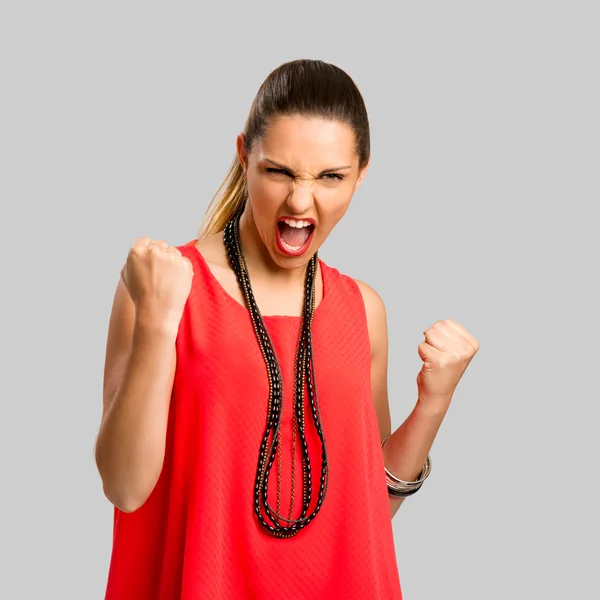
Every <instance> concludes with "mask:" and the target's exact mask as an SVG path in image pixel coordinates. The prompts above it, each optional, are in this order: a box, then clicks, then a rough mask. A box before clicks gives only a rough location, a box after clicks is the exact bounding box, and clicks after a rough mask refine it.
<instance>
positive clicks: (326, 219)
mask: <svg viewBox="0 0 600 600" xmlns="http://www.w3.org/2000/svg"><path fill="white" fill-rule="evenodd" d="M368 165H369V124H368V119H367V112H366V109H365V105H364V102H363V99H362V96H361V94H360V92H359V90H358V89H357V88H356V86H355V84H354V82H353V81H352V79H351V78H350V77H349V76H348V75H347V74H346V73H345V72H344V71H342V70H341V69H339V68H338V67H335V66H333V65H331V64H327V63H324V62H322V61H318V60H297V61H292V62H289V63H286V64H283V65H281V66H280V67H278V68H277V69H275V70H274V71H273V72H272V73H271V74H270V75H269V76H268V77H267V79H266V80H265V82H264V83H263V85H262V86H261V88H260V89H259V91H258V94H257V96H256V99H255V100H254V103H253V105H252V108H251V111H250V116H249V118H248V121H247V123H246V126H245V128H244V132H243V133H241V134H240V135H239V136H238V138H237V153H236V157H235V160H234V163H233V165H232V167H231V170H230V172H229V175H228V177H227V178H226V180H225V182H224V184H223V185H225V184H226V186H225V189H224V190H223V186H221V188H220V190H219V191H222V190H223V193H222V194H220V195H219V193H217V195H216V196H215V198H214V199H213V202H212V203H211V205H210V207H209V210H208V211H207V214H206V216H205V220H204V222H203V227H202V230H201V231H200V232H199V236H198V239H194V240H192V241H190V242H188V243H186V244H183V245H180V246H177V247H170V246H168V245H167V243H166V242H164V241H155V240H151V239H150V238H145V237H144V238H140V239H138V240H136V241H135V243H134V244H133V246H132V248H131V250H130V252H129V255H128V257H127V261H126V264H125V265H124V267H123V269H122V271H121V280H120V281H119V284H118V287H117V290H116V293H115V301H114V306H113V312H112V315H111V319H110V324H109V334H108V342H107V354H106V368H105V385H104V388H105V389H104V414H103V419H102V425H101V428H100V432H99V435H98V440H97V446H96V460H97V464H98V469H99V472H100V474H101V476H102V481H103V486H104V492H105V494H106V496H107V498H108V499H109V500H110V501H111V502H112V503H113V504H114V539H113V550H112V558H111V564H110V570H109V575H108V584H107V590H106V598H107V599H110V600H117V599H125V598H127V599H132V598H135V599H139V600H146V599H150V598H153V599H154V598H157V599H161V600H162V599H165V600H166V599H175V598H181V599H184V600H196V599H198V600H199V599H200V598H202V599H203V600H212V599H217V598H219V599H221V598H226V599H238V598H240V599H241V598H257V599H260V600H268V599H275V598H277V599H281V598H286V599H287V598H293V599H305V598H306V599H317V598H344V599H353V598H356V599H358V598H360V599H361V600H364V599H366V598H369V599H374V598H382V599H399V598H401V597H402V593H401V588H400V581H399V575H398V570H397V565H396V557H395V549H394V540H393V531H392V525H391V517H393V515H394V514H395V512H396V511H397V510H398V507H399V506H400V504H401V503H402V501H403V499H404V498H405V497H406V496H407V495H410V494H413V493H415V492H416V491H418V489H419V488H420V487H421V485H423V481H424V479H425V478H426V477H427V476H428V474H429V470H430V464H431V463H430V460H429V455H428V453H429V450H430V448H431V445H432V443H433V440H434V438H435V435H436V432H437V429H438V427H439V425H440V423H441V421H442V419H443V416H444V414H445V412H446V410H447V408H448V405H449V402H450V399H451V397H452V394H453V391H454V388H455V387H456V385H457V383H458V381H459V379H460V377H461V376H462V374H463V372H464V370H465V369H466V367H467V365H468V363H469V361H470V359H471V358H472V356H473V355H474V353H475V352H476V350H477V341H476V340H475V339H474V338H473V337H472V336H471V335H470V334H469V333H468V332H467V331H466V330H465V329H464V328H463V327H461V326H460V325H458V324H457V323H455V322H454V321H450V320H449V321H441V322H438V323H436V324H435V325H433V326H432V327H431V328H429V329H428V330H426V331H425V332H424V333H425V338H426V339H425V341H424V342H423V343H422V344H420V346H419V353H420V355H421V357H422V359H423V361H424V366H423V369H422V370H421V372H420V374H419V376H418V378H417V383H418V387H419V397H418V398H419V399H418V402H417V405H416V406H415V409H414V411H413V412H412V413H411V415H410V416H409V417H408V419H407V420H406V421H405V422H404V423H403V424H402V425H401V426H400V427H399V428H398V429H397V430H396V431H395V432H394V433H393V434H391V423H390V411H389V405H388V398H387V330H386V329H387V328H386V318H385V308H384V305H383V302H382V300H381V298H380V297H379V296H378V294H377V293H376V292H375V291H374V290H373V289H372V288H371V287H369V286H368V285H367V284H365V283H362V282H360V281H356V280H354V279H352V278H351V277H349V276H347V275H344V274H342V273H340V272H339V271H338V270H337V269H335V268H334V267H331V266H328V265H327V264H326V263H324V262H323V261H322V260H321V259H319V258H318V255H317V251H318V249H319V247H320V246H321V245H322V244H323V242H324V241H325V239H326V238H327V236H328V235H329V233H330V232H331V230H332V229H333V228H334V227H335V225H336V224H337V223H338V221H340V219H341V218H342V216H343V215H344V213H345V212H346V210H347V209H348V206H349V204H350V201H351V199H352V196H353V194H354V192H355V191H356V190H357V189H358V187H359V186H360V184H361V182H362V180H363V179H364V176H365V174H366V172H367V169H368ZM275 463H276V464H275Z"/></svg>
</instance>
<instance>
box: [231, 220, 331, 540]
mask: <svg viewBox="0 0 600 600" xmlns="http://www.w3.org/2000/svg"><path fill="white" fill-rule="evenodd" d="M240 216H241V211H238V212H237V213H236V214H235V215H234V216H233V218H232V219H231V220H230V221H229V222H228V223H227V225H226V226H225V229H224V242H225V249H226V251H227V255H228V257H229V262H230V264H231V267H232V269H233V270H234V272H235V274H236V277H237V280H238V283H239V285H240V288H241V290H242V293H243V295H244V298H245V301H246V306H247V307H248V309H249V311H250V316H251V318H252V324H253V326H254V332H255V334H256V338H257V340H258V343H259V346H260V349H261V351H262V355H263V358H264V360H265V364H266V366H267V373H268V376H269V408H268V413H267V425H266V431H265V434H264V437H263V440H262V443H261V445H260V451H259V458H258V468H257V473H256V481H255V486H254V512H255V513H256V515H257V517H258V520H259V521H260V523H261V525H262V526H263V527H264V528H265V529H266V530H267V531H268V532H269V533H270V534H272V535H273V536H274V537H277V538H289V537H293V536H295V535H296V534H297V533H298V532H299V531H300V530H301V529H302V528H303V527H306V526H307V525H308V524H309V523H310V522H311V521H312V520H313V519H314V518H315V516H316V515H317V513H318V512H319V510H320V509H321V506H322V504H323V501H324V500H325V495H326V493H327V486H328V483H329V462H328V459H327V448H326V446H325V438H324V435H323V429H322V425H321V416H320V412H319V406H318V401H317V388H316V382H315V373H314V371H315V368H314V357H313V347H312V334H311V328H312V322H313V317H314V312H315V280H316V271H317V253H316V252H315V254H314V255H313V256H312V257H311V259H310V261H309V263H308V267H307V271H306V279H305V295H304V306H303V308H302V316H301V323H300V333H299V337H298V346H297V350H296V358H295V364H294V380H295V387H294V405H295V406H294V413H293V434H292V491H291V502H290V511H289V517H288V518H287V519H286V518H285V517H283V516H281V514H279V511H280V510H281V410H282V406H283V380H282V376H281V369H280V366H279V361H278V360H277V356H276V355H275V351H274V349H273V344H272V342H271V338H270V336H269V332H268V331H267V328H266V327H265V323H264V320H263V318H262V315H261V313H260V311H259V309H258V306H257V304H256V300H255V299H254V294H253V292H252V287H251V285H250V277H249V275H248V268H247V265H246V259H245V258H244V255H243V253H242V248H241V242H240V233H239V220H240ZM305 387H308V395H309V398H310V405H311V412H312V417H313V421H314V424H315V428H316V430H317V433H318V434H319V437H320V439H321V447H322V455H321V456H322V458H321V463H322V468H321V480H320V486H319V497H318V500H317V504H316V507H315V509H314V510H313V512H312V513H311V514H310V515H308V516H307V513H308V509H309V505H310V501H311V497H312V478H311V468H310V458H309V455H308V444H307V442H306V437H305V435H304V398H305ZM296 430H298V433H299V435H300V441H301V447H302V481H303V505H302V513H301V515H300V518H298V519H292V509H293V506H294V478H295V467H294V465H295V462H296V461H295V457H296V435H297V431H296ZM271 432H273V442H272V444H271V447H270V448H268V444H269V437H270V435H271ZM277 451H278V478H277V512H274V511H273V509H272V508H271V506H270V505H269V502H268V500H267V494H268V481H269V473H270V471H271V467H272V465H273V461H274V460H275V453H276V452H277ZM267 460H268V463H267ZM261 501H262V506H263V508H264V510H265V513H266V515H267V517H268V518H269V520H270V521H271V523H272V525H271V524H269V523H267V522H266V521H265V519H264V517H263V516H262V513H261ZM281 521H285V522H286V523H291V525H282V524H281Z"/></svg>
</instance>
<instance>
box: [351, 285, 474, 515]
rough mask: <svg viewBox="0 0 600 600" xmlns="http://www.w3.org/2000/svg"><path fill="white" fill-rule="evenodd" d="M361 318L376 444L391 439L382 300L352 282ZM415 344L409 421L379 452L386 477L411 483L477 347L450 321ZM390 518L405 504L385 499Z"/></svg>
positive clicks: (373, 292)
mask: <svg viewBox="0 0 600 600" xmlns="http://www.w3.org/2000/svg"><path fill="white" fill-rule="evenodd" d="M355 281H356V283H357V284H358V287H359V288H360V291H361V293H362V296H363V300H364V303H365V310H366V313H367V325H368V329H369V340H370V343H371V390H372V396H373V404H374V406H375V412H376V414H377V422H378V425H379V435H380V440H381V441H383V440H384V439H385V437H386V436H388V435H390V433H391V415H390V407H389V401H388V391H387V367H388V333H387V318H386V310H385V305H384V303H383V300H382V299H381V297H380V296H379V294H377V292H376V291H375V290H374V289H373V288H372V287H370V286H369V285H367V284H366V283H364V282H362V281H359V280H355ZM424 334H425V338H426V341H425V342H422V343H421V344H419V355H420V356H421V358H422V359H423V362H424V364H423V368H422V369H421V371H420V372H419V375H418V376H417V386H418V399H417V402H416V404H415V407H414V408H413V410H412V412H411V413H410V415H409V416H408V417H407V418H406V420H405V421H404V422H403V423H402V425H400V427H398V428H397V429H396V430H395V431H394V432H393V433H391V437H390V438H389V439H388V440H387V442H386V443H385V445H384V447H383V458H384V463H385V466H386V467H387V469H388V471H390V472H391V473H393V474H394V475H395V476H396V477H398V478H400V479H403V480H405V481H414V480H416V479H417V477H418V475H419V473H420V472H421V470H422V469H423V466H424V465H425V461H426V460H427V455H428V454H429V452H430V450H431V447H432V445H433V442H434V440H435V436H436V435H437V432H438V429H439V427H440V425H441V424H442V420H443V419H444V416H445V415H446V411H447V410H448V407H449V405H450V401H451V399H452V395H453V393H454V389H455V388H456V385H457V384H458V382H459V381H460V378H461V376H462V374H463V373H464V371H465V369H466V368H467V366H468V364H469V362H470V360H471V358H472V357H473V356H474V354H475V353H476V352H477V350H478V348H479V345H478V343H477V340H476V339H475V338H474V337H473V336H471V335H470V334H469V333H468V332H467V331H466V330H465V329H464V328H463V327H462V326H461V325H459V324H458V323H456V322H455V321H452V320H448V321H438V322H437V323H435V324H434V325H433V326H432V327H431V328H430V329H429V330H426V331H425V332H424ZM388 497H389V501H390V513H391V517H392V518H393V517H394V515H395V514H396V512H397V511H398V509H399V508H400V505H401V504H402V502H403V501H404V500H405V499H406V498H405V497H404V498H396V497H394V496H391V495H388Z"/></svg>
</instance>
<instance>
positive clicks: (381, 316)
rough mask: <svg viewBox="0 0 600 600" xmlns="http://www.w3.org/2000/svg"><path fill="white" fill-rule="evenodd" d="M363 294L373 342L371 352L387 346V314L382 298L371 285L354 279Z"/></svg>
mask: <svg viewBox="0 0 600 600" xmlns="http://www.w3.org/2000/svg"><path fill="white" fill-rule="evenodd" d="M354 281H355V283H356V285H358V288H359V290H360V292H361V294H362V297H363V302H364V304H365V312H366V313H367V326H368V329H369V338H370V340H371V352H373V351H374V350H376V349H377V348H378V347H379V346H381V345H382V344H387V314H386V308H385V303H384V301H383V299H382V298H381V296H380V295H379V294H378V293H377V292H376V291H375V289H373V288H372V287H371V286H370V285H369V284H367V283H365V282H364V281H361V280H360V279H354Z"/></svg>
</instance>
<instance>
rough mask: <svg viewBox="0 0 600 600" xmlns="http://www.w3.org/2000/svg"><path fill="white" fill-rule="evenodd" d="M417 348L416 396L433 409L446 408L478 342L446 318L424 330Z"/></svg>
mask: <svg viewBox="0 0 600 600" xmlns="http://www.w3.org/2000/svg"><path fill="white" fill-rule="evenodd" d="M423 333H424V334H425V341H424V342H421V343H420V344H419V347H418V351H419V356H420V357H421V359H422V360H423V367H422V368H421V370H420V371H419V374H418V375H417V387H418V389H419V398H420V399H421V402H422V403H423V404H427V405H428V406H430V407H432V408H438V409H442V410H444V409H446V408H447V407H448V404H449V403H450V399H451V398H452V395H453V394H454V390H455V388H456V386H457V385H458V382H459V381H460V379H461V377H462V376H463V374H464V372H465V370H466V369H467V367H468V366H469V363H470V362H471V360H472V358H473V357H474V356H475V354H476V353H477V351H478V350H479V342H478V341H477V340H476V339H475V337H474V336H473V335H471V334H470V333H469V332H468V331H467V330H466V329H465V328H464V327H463V326H462V325H460V324H459V323H457V322H456V321H453V320H452V319H446V320H445V321H437V322H436V323H434V324H433V325H432V326H431V327H430V328H429V329H426V330H425V331H424V332H423Z"/></svg>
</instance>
